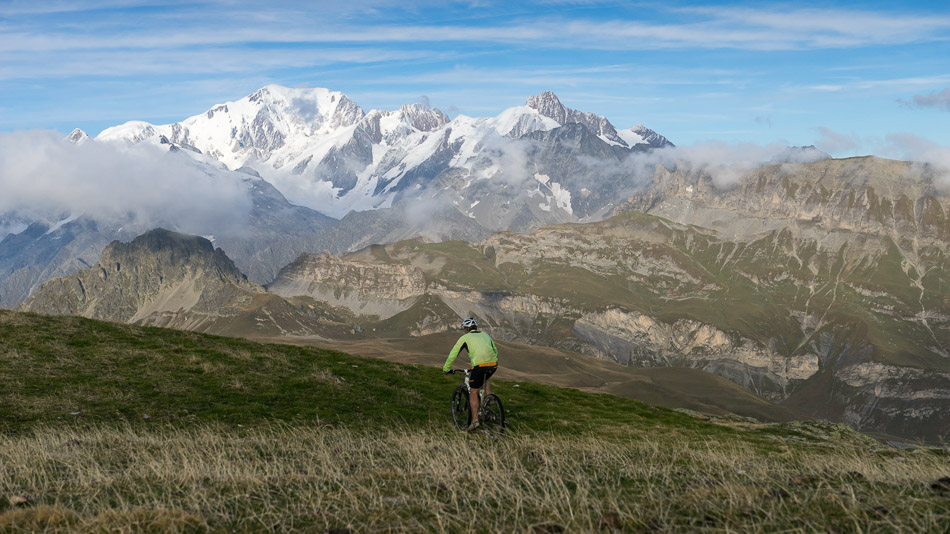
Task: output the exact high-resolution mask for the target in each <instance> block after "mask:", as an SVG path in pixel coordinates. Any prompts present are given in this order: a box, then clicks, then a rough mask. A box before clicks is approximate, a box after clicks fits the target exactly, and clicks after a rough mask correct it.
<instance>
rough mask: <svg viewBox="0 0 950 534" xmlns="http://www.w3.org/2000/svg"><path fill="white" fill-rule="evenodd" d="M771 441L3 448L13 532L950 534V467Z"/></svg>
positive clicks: (186, 441) (373, 440) (297, 439)
mask: <svg viewBox="0 0 950 534" xmlns="http://www.w3.org/2000/svg"><path fill="white" fill-rule="evenodd" d="M769 441H774V448H773V449H772V451H771V452H770V453H764V452H763V443H762V442H756V441H755V440H750V441H744V440H742V439H739V438H736V437H728V436H726V437H719V438H710V437H708V436H705V435H703V434H702V433H699V432H696V431H692V430H675V429H656V430H649V429H643V428H640V429H634V428H615V429H613V430H610V431H603V432H600V433H596V434H595V433H589V434H584V435H564V434H551V433H529V434H526V435H517V436H514V435H509V436H507V437H505V438H504V439H502V440H499V441H491V440H489V439H487V438H485V437H484V436H481V435H474V436H473V435H466V434H462V433H457V432H450V431H445V430H443V429H442V428H441V427H440V428H432V429H422V430H419V429H414V430H400V429H379V430H378V431H367V430H362V431H354V430H350V429H346V428H331V427H325V426H324V427H300V426H284V425H269V426H264V427H260V428H256V429H248V428H235V427H225V426H220V425H201V426H196V427H192V428H189V429H171V428H168V429H164V430H157V429H151V430H142V429H136V428H133V427H128V426H119V427H115V426H110V427H96V428H85V429H79V428H65V429H64V428H52V427H40V428H37V429H35V430H33V431H32V432H29V433H25V434H23V435H18V436H10V435H7V436H2V437H0V532H34V531H49V532H74V531H109V532H147V531H152V532H203V531H238V532H261V531H265V530H270V531H280V532H292V531H299V532H312V531H318V532H319V531H333V530H334V529H348V530H349V531H352V532H380V531H381V532H389V531H398V532H421V531H431V532H470V531H478V532H562V531H563V532H594V531H602V530H608V531H609V530H618V531H620V530H623V531H636V532H639V531H671V532H695V531H708V532H730V531H731V532H737V531H739V532H829V531H831V532H834V531H839V532H946V531H948V530H950V498H947V496H946V495H944V494H941V493H940V492H938V491H935V490H934V489H931V487H930V485H931V484H932V483H933V482H934V481H936V480H937V479H938V478H940V477H942V476H947V475H948V474H950V463H948V459H947V455H946V453H945V452H939V451H930V450H916V451H908V452H898V451H894V450H891V449H884V448H880V449H878V448H876V447H874V446H870V445H860V444H857V443H850V444H849V443H845V442H839V443H838V446H837V447H834V446H829V444H828V443H824V444H823V443H816V444H810V445H806V444H800V443H794V442H788V441H785V440H783V439H781V438H778V437H774V438H771V439H770V440H769ZM842 445H844V446H842ZM15 495H18V496H26V497H28V498H29V499H30V504H28V505H27V506H25V507H24V506H13V505H10V504H8V502H7V500H8V498H9V497H11V496H15ZM339 532H342V530H339Z"/></svg>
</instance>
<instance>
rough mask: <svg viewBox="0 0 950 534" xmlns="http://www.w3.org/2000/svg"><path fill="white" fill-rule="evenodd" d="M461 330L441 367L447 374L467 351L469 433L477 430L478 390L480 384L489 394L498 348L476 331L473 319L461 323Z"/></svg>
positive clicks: (487, 336) (487, 337) (467, 430)
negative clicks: (489, 382) (456, 360)
mask: <svg viewBox="0 0 950 534" xmlns="http://www.w3.org/2000/svg"><path fill="white" fill-rule="evenodd" d="M462 330H464V331H465V333H464V334H462V337H460V338H459V340H458V342H456V343H455V347H453V348H452V352H450V353H449V357H448V358H446V360H445V365H443V366H442V372H444V373H448V372H449V369H451V368H452V364H453V363H455V358H457V357H458V355H459V352H461V351H462V349H465V350H466V351H468V358H469V360H471V361H472V373H471V375H470V376H469V380H468V385H469V394H468V404H469V406H471V408H472V422H471V424H470V425H469V426H468V428H467V429H465V430H466V432H471V431H472V430H475V429H476V428H478V390H479V389H480V388H481V387H482V384H484V385H485V395H486V396H488V395H490V394H491V387H489V385H488V379H489V378H491V375H493V374H495V371H496V370H497V369H498V348H497V347H495V342H494V341H492V338H491V336H489V335H488V334H486V333H485V332H482V331H480V330H479V329H478V323H477V322H476V321H475V318H473V317H469V318H468V319H465V320H464V321H462Z"/></svg>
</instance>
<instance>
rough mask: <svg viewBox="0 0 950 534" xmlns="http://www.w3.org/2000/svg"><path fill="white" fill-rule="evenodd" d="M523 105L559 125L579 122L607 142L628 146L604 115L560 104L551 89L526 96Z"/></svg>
mask: <svg viewBox="0 0 950 534" xmlns="http://www.w3.org/2000/svg"><path fill="white" fill-rule="evenodd" d="M525 105H527V106H528V107H529V108H531V109H534V110H536V111H537V112H538V113H540V114H542V115H544V116H545V117H548V118H551V119H553V120H555V121H557V123H558V124H560V125H561V126H564V125H565V124H581V125H583V126H584V127H586V128H587V129H588V130H590V131H591V132H593V133H594V134H596V135H597V137H600V138H601V139H603V140H604V142H606V143H608V144H611V145H619V146H623V147H627V148H630V146H629V145H627V143H626V141H624V140H623V138H621V137H620V135H618V134H617V129H616V128H614V125H613V124H610V121H608V120H607V119H606V118H605V117H602V116H600V115H595V114H593V113H585V112H583V111H577V110H576V109H571V108H569V107H566V106H565V105H564V104H561V101H560V100H559V99H558V97H557V95H555V94H554V93H552V92H551V91H545V92H543V93H541V94H539V95H535V96H532V97H530V98H528V101H527V102H526V103H525Z"/></svg>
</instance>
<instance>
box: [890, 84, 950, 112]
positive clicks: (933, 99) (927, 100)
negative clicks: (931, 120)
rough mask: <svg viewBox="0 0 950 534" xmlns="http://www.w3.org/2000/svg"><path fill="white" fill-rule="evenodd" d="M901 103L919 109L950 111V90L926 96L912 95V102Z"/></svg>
mask: <svg viewBox="0 0 950 534" xmlns="http://www.w3.org/2000/svg"><path fill="white" fill-rule="evenodd" d="M902 102H905V103H907V104H910V105H914V106H917V107H921V108H937V109H939V110H942V111H950V88H947V89H944V90H943V91H940V92H933V93H930V94H927V95H914V98H913V101H912V102H906V101H902Z"/></svg>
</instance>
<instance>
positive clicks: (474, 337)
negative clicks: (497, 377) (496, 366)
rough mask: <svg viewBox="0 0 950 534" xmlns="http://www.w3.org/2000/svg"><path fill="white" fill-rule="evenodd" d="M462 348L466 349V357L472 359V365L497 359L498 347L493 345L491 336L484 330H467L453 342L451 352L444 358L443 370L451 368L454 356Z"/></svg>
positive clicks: (456, 355) (455, 356)
mask: <svg viewBox="0 0 950 534" xmlns="http://www.w3.org/2000/svg"><path fill="white" fill-rule="evenodd" d="M462 349H466V350H467V351H468V359H470V360H471V361H472V367H475V366H476V365H481V364H483V363H488V362H497V361H498V348H497V347H495V342H494V341H492V339H491V336H489V335H488V334H486V333H485V332H478V331H475V332H469V333H467V334H464V335H463V336H462V337H460V338H459V340H458V342H457V343H455V347H453V348H452V352H450V353H449V357H448V359H446V360H445V365H443V366H442V370H443V371H448V370H449V369H451V368H452V364H453V363H455V358H458V355H459V352H461V351H462Z"/></svg>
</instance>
